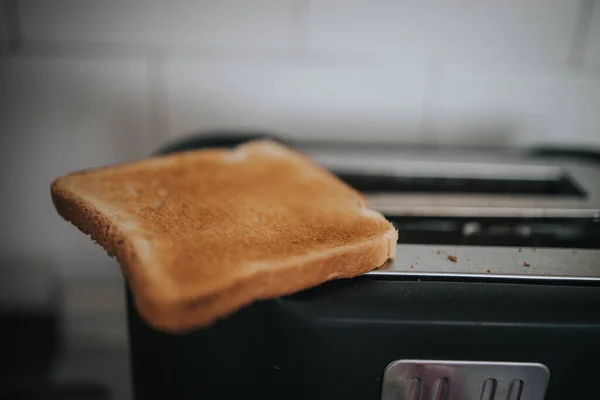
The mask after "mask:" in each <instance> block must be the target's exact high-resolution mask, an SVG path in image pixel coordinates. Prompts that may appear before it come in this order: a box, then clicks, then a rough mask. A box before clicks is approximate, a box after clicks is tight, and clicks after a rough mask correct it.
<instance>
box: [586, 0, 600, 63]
mask: <svg viewBox="0 0 600 400" xmlns="http://www.w3.org/2000/svg"><path fill="white" fill-rule="evenodd" d="M584 62H585V63H587V64H589V65H591V66H593V67H594V69H595V70H597V71H600V2H599V1H597V0H596V1H595V3H594V14H593V17H592V23H591V26H590V32H589V35H588V42H587V46H586V51H585V55H584Z"/></svg>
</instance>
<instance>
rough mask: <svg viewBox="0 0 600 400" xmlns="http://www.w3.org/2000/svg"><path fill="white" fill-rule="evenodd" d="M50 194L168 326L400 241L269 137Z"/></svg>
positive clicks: (85, 180)
mask: <svg viewBox="0 0 600 400" xmlns="http://www.w3.org/2000/svg"><path fill="white" fill-rule="evenodd" d="M51 194H52V200H53V202H54V205H55V207H56V210H57V211H58V213H59V214H60V215H61V216H62V217H63V218H65V219H66V220H68V221H70V222H72V223H73V224H74V225H75V226H76V227H77V228H79V229H80V230H81V231H82V232H84V233H86V234H89V235H91V237H92V239H93V240H94V241H96V242H97V243H98V244H99V245H101V246H102V247H103V248H104V249H106V251H107V252H108V253H109V254H110V255H112V256H114V257H115V258H116V259H117V260H118V261H119V263H120V265H121V268H122V271H123V273H124V275H125V277H126V278H127V280H128V282H129V284H130V286H131V289H132V292H133V294H134V299H135V303H136V306H137V308H138V310H139V312H140V314H141V315H142V317H143V318H144V319H145V320H146V321H147V322H148V323H149V324H151V325H153V326H155V327H157V328H159V329H164V330H169V331H186V330H189V329H193V328H198V327H203V326H207V325H209V324H211V323H213V322H214V321H215V320H216V319H218V318H221V317H224V316H226V315H228V314H230V313H232V312H234V311H236V310H238V309H239V308H241V307H243V306H245V305H247V304H250V303H252V302H253V301H256V300H260V299H268V298H273V297H277V296H281V295H285V294H291V293H294V292H297V291H300V290H303V289H306V288H310V287H313V286H316V285H318V284H320V283H323V282H325V281H328V280H331V279H335V278H345V277H354V276H357V275H360V274H363V273H366V272H368V271H371V270H373V269H374V268H376V267H378V266H380V265H382V264H383V263H384V262H385V261H386V260H387V259H389V258H393V256H394V251H395V248H396V246H395V244H396V240H397V232H396V230H395V229H394V228H393V227H392V225H391V224H390V223H389V222H388V221H386V220H385V218H383V216H381V215H380V214H378V213H376V212H374V211H371V210H368V208H367V204H366V201H365V199H364V197H363V196H362V195H361V194H360V193H358V192H356V191H355V190H353V189H352V188H350V187H348V186H347V185H346V184H344V183H343V182H341V181H340V180H338V179H337V178H336V177H335V176H333V175H332V174H330V173H329V172H328V171H326V170H324V169H323V168H321V167H319V166H317V165H315V164H314V163H312V162H311V161H310V160H308V159H307V158H306V157H304V156H302V155H301V154H299V153H297V152H295V151H293V150H291V149H288V148H286V147H283V146H281V145H278V144H275V143H272V142H269V141H255V142H249V143H247V144H245V145H243V146H240V147H238V148H236V149H234V150H233V151H228V150H199V151H191V152H186V153H180V154H175V155H169V156H163V157H156V158H151V159H147V160H143V161H139V162H136V163H130V164H125V165H120V166H114V167H108V168H101V169H95V170H89V171H84V172H78V173H73V174H70V175H67V176H65V177H62V178H59V179H57V180H55V181H54V182H53V183H52V187H51Z"/></svg>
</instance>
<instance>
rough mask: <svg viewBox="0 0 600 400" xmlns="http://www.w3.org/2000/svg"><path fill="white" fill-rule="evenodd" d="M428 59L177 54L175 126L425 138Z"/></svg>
mask: <svg viewBox="0 0 600 400" xmlns="http://www.w3.org/2000/svg"><path fill="white" fill-rule="evenodd" d="M425 79H426V70H425V67H424V65H423V64H420V63H408V64H405V65H402V66H396V68H394V69H393V70H385V69H372V68H361V67H343V66H335V67H327V66H314V65H302V64H299V65H293V64H283V65H281V64H279V65H274V64H269V63H267V64H256V63H252V64H244V63H238V64H229V63H201V62H171V63H169V64H168V66H167V98H168V104H169V114H170V119H171V122H172V124H171V129H170V131H171V134H172V136H178V135H183V134H188V133H190V132H194V131H197V130H206V129H213V128H231V129H235V128H238V129H244V128H245V129H248V128H250V129H252V128H254V129H265V130H268V131H272V132H276V133H282V134H285V135H289V136H294V137H299V136H303V137H310V138H329V139H338V140H350V139H362V140H375V139H377V138H389V137H402V138H403V139H405V140H418V139H419V132H420V123H421V118H422V110H423V86H424V82H425Z"/></svg>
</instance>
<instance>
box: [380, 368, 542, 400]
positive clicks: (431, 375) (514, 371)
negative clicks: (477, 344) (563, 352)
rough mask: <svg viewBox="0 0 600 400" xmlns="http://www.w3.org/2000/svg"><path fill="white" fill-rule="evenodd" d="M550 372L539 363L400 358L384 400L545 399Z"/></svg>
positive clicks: (386, 380) (387, 378) (388, 372)
mask: <svg viewBox="0 0 600 400" xmlns="http://www.w3.org/2000/svg"><path fill="white" fill-rule="evenodd" d="M549 381H550V371H549V370H548V368H547V367H546V366H544V365H542V364H538V363H518V362H479V361H444V360H398V361H394V362H392V363H390V364H389V365H388V366H387V368H386V369H385V372H384V376H383V387H382V393H381V399H382V400H544V397H545V396H546V389H547V387H548V382H549Z"/></svg>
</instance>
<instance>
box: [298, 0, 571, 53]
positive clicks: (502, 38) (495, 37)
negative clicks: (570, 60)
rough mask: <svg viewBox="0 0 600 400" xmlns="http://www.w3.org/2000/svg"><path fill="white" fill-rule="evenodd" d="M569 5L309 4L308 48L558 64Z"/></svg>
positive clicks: (567, 34)
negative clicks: (556, 62)
mask: <svg viewBox="0 0 600 400" xmlns="http://www.w3.org/2000/svg"><path fill="white" fill-rule="evenodd" d="M578 7H579V1H575V0H523V1H512V0H511V1H481V0H450V1H448V0H421V1H411V0H398V1H387V0H373V1H363V0H311V2H310V22H309V46H310V47H311V48H313V49H318V50H323V51H330V50H338V51H340V50H342V51H354V52H356V51H366V52H383V53H388V52H396V53H398V54H400V55H411V56H414V55H419V56H424V57H432V58H450V59H460V58H464V57H467V58H493V59H499V60H508V61H512V60H531V61H559V62H560V61H565V60H566V59H567V56H568V51H569V45H570V41H571V37H572V34H573V31H574V29H575V24H576V16H577V11H578Z"/></svg>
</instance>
